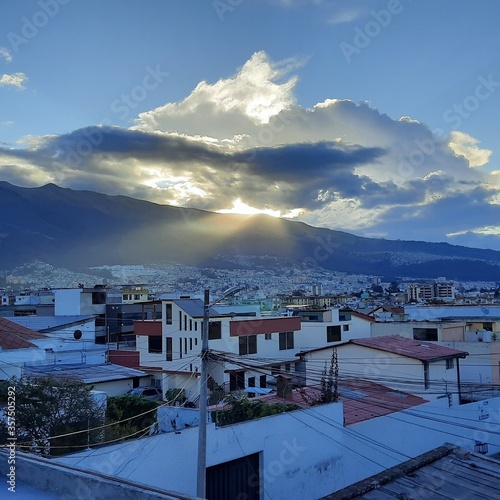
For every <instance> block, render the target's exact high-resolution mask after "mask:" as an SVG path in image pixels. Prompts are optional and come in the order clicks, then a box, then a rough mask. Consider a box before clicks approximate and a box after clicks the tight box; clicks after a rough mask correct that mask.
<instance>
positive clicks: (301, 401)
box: [218, 379, 428, 425]
mask: <svg viewBox="0 0 500 500" xmlns="http://www.w3.org/2000/svg"><path fill="white" fill-rule="evenodd" d="M338 389H339V394H340V401H342V403H343V406H344V424H345V425H352V424H357V423H359V422H363V421H365V420H370V419H372V418H376V417H382V416H384V415H389V414H391V413H395V412H398V411H402V410H406V409H408V408H413V407H414V406H418V405H421V404H425V403H428V401H427V400H425V399H422V398H421V397H419V396H414V395H413V394H409V393H406V392H402V391H396V390H394V389H391V388H389V387H386V386H384V385H380V384H375V383H373V382H369V381H368V380H357V379H344V380H339V383H338ZM320 394H321V386H319V385H313V386H306V387H302V388H300V389H294V390H293V391H291V394H290V398H289V399H284V398H282V397H280V396H278V395H277V394H276V393H273V394H268V395H266V396H258V397H255V398H252V401H265V402H266V403H292V404H296V405H299V406H301V407H303V408H307V407H309V406H311V404H312V403H313V402H314V401H315V400H317V399H318V397H319V396H320ZM218 409H221V408H220V407H219V408H218Z"/></svg>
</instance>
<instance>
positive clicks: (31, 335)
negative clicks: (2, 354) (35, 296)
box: [0, 317, 46, 349]
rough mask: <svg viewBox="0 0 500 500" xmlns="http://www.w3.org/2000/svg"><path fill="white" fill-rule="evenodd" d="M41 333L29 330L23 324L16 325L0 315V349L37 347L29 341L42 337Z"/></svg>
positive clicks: (43, 336)
mask: <svg viewBox="0 0 500 500" xmlns="http://www.w3.org/2000/svg"><path fill="white" fill-rule="evenodd" d="M45 337H46V336H45V335H44V334H43V333H40V332H37V331H35V330H31V329H30V328H26V327H25V326H21V325H18V324H17V323H14V322H13V321H9V320H8V319H5V318H2V317H0V347H1V348H2V349H26V348H28V347H37V346H36V345H35V344H33V343H32V342H30V341H31V340H35V339H43V338H45Z"/></svg>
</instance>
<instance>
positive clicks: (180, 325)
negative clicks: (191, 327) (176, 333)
mask: <svg viewBox="0 0 500 500" xmlns="http://www.w3.org/2000/svg"><path fill="white" fill-rule="evenodd" d="M179 330H182V311H179Z"/></svg>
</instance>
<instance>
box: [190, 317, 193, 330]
mask: <svg viewBox="0 0 500 500" xmlns="http://www.w3.org/2000/svg"><path fill="white" fill-rule="evenodd" d="M189 331H190V332H192V331H193V320H192V319H190V320H189Z"/></svg>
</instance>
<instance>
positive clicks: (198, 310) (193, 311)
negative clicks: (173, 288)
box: [172, 299, 229, 318]
mask: <svg viewBox="0 0 500 500" xmlns="http://www.w3.org/2000/svg"><path fill="white" fill-rule="evenodd" d="M172 302H173V303H174V304H176V305H177V306H179V307H180V308H181V309H182V310H183V311H184V312H185V313H186V314H187V315H188V316H191V317H192V318H203V307H204V302H203V300H200V299H173V300H172ZM209 315H210V317H211V318H213V317H222V316H229V315H228V314H220V313H219V312H218V311H217V309H215V308H214V307H210V309H209Z"/></svg>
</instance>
